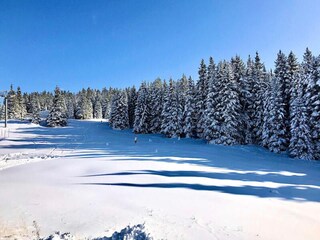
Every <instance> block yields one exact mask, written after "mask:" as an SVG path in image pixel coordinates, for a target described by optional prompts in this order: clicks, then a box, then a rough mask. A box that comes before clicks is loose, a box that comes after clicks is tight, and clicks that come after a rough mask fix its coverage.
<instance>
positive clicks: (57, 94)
mask: <svg viewBox="0 0 320 240" xmlns="http://www.w3.org/2000/svg"><path fill="white" fill-rule="evenodd" d="M46 122H47V126H48V127H59V126H60V127H64V126H66V125H67V115H66V104H65V101H64V98H63V96H62V94H61V91H60V88H59V87H58V86H57V87H56V88H55V90H54V98H53V105H52V109H51V111H50V113H49V116H48V118H47V120H46Z"/></svg>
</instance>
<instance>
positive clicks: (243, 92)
mask: <svg viewBox="0 0 320 240" xmlns="http://www.w3.org/2000/svg"><path fill="white" fill-rule="evenodd" d="M231 66H232V69H233V75H234V80H235V82H236V84H237V86H238V89H237V91H238V94H239V101H240V106H241V112H240V120H241V121H240V124H241V127H240V128H239V129H240V131H241V133H240V135H241V139H240V140H241V144H246V143H247V142H246V135H247V134H248V133H247V131H248V127H247V124H248V123H249V121H250V118H249V114H248V109H247V108H248V103H247V98H248V97H249V95H250V90H249V86H248V82H247V79H246V78H245V73H246V69H245V64H244V62H243V61H242V59H241V58H240V56H235V57H234V58H232V59H231Z"/></svg>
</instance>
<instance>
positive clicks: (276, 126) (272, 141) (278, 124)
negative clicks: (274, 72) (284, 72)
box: [268, 76, 288, 153]
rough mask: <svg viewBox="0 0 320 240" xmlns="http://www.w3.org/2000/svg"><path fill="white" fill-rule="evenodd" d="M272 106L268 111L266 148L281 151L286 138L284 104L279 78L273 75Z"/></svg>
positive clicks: (285, 143) (286, 142)
mask: <svg viewBox="0 0 320 240" xmlns="http://www.w3.org/2000/svg"><path fill="white" fill-rule="evenodd" d="M272 80H273V81H272V83H271V84H272V85H271V87H272V92H273V94H274V96H273V106H272V109H271V111H270V117H271V119H270V125H271V126H270V133H269V135H270V137H269V142H268V149H269V150H270V151H272V152H276V153H279V152H282V151H285V150H286V148H287V144H288V140H287V135H286V134H287V133H286V122H285V106H284V103H283V88H282V86H283V85H282V82H281V79H279V78H278V77H277V76H275V77H274V78H273V79H272Z"/></svg>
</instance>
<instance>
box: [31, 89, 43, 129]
mask: <svg viewBox="0 0 320 240" xmlns="http://www.w3.org/2000/svg"><path fill="white" fill-rule="evenodd" d="M30 105H31V114H32V119H31V122H32V123H35V124H39V123H40V121H41V119H40V101H39V97H38V95H35V94H34V95H33V96H32V97H31V104H30Z"/></svg>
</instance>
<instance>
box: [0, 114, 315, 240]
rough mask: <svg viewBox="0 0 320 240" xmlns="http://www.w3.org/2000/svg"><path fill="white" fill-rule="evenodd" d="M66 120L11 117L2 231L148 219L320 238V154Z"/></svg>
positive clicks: (236, 233)
mask: <svg viewBox="0 0 320 240" xmlns="http://www.w3.org/2000/svg"><path fill="white" fill-rule="evenodd" d="M69 123H70V124H69V126H67V127H65V128H45V127H40V126H37V125H34V124H29V123H21V122H18V121H17V122H10V124H9V127H10V129H9V132H8V135H9V136H8V137H7V138H6V139H3V140H1V141H0V168H1V169H2V170H1V171H0V196H1V201H0V239H10V238H14V237H16V238H18V239H22V238H26V239H28V238H30V236H36V234H37V233H39V234H40V236H42V237H43V236H48V235H49V234H51V233H53V232H55V231H57V230H59V231H61V232H71V233H72V234H73V235H75V236H76V237H77V238H85V237H90V236H92V237H97V236H108V235H109V236H111V235H112V233H113V232H114V231H119V230H121V229H123V228H124V227H126V226H127V225H136V224H142V223H145V228H146V231H147V232H149V233H150V234H151V236H153V238H154V239H246V240H247V239H249V240H250V239H273V240H276V239H281V240H282V239H290V240H294V239H308V240H312V239H319V236H320V218H319V216H320V184H319V183H320V164H319V162H316V161H303V160H296V159H289V158H288V157H286V156H281V155H277V154H273V153H270V152H268V151H267V150H264V149H262V148H260V147H255V146H232V147H224V146H215V145H206V144H204V142H203V141H201V140H192V139H181V140H178V139H167V138H164V137H162V136H160V135H137V137H138V141H137V143H134V138H135V135H134V134H133V133H132V132H131V131H130V130H125V131H114V130H111V129H110V128H109V127H108V125H107V123H105V122H100V121H75V120H74V121H70V122H69ZM23 163H30V164H23ZM19 164H23V165H20V166H17V165H19ZM12 166H15V167H12Z"/></svg>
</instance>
